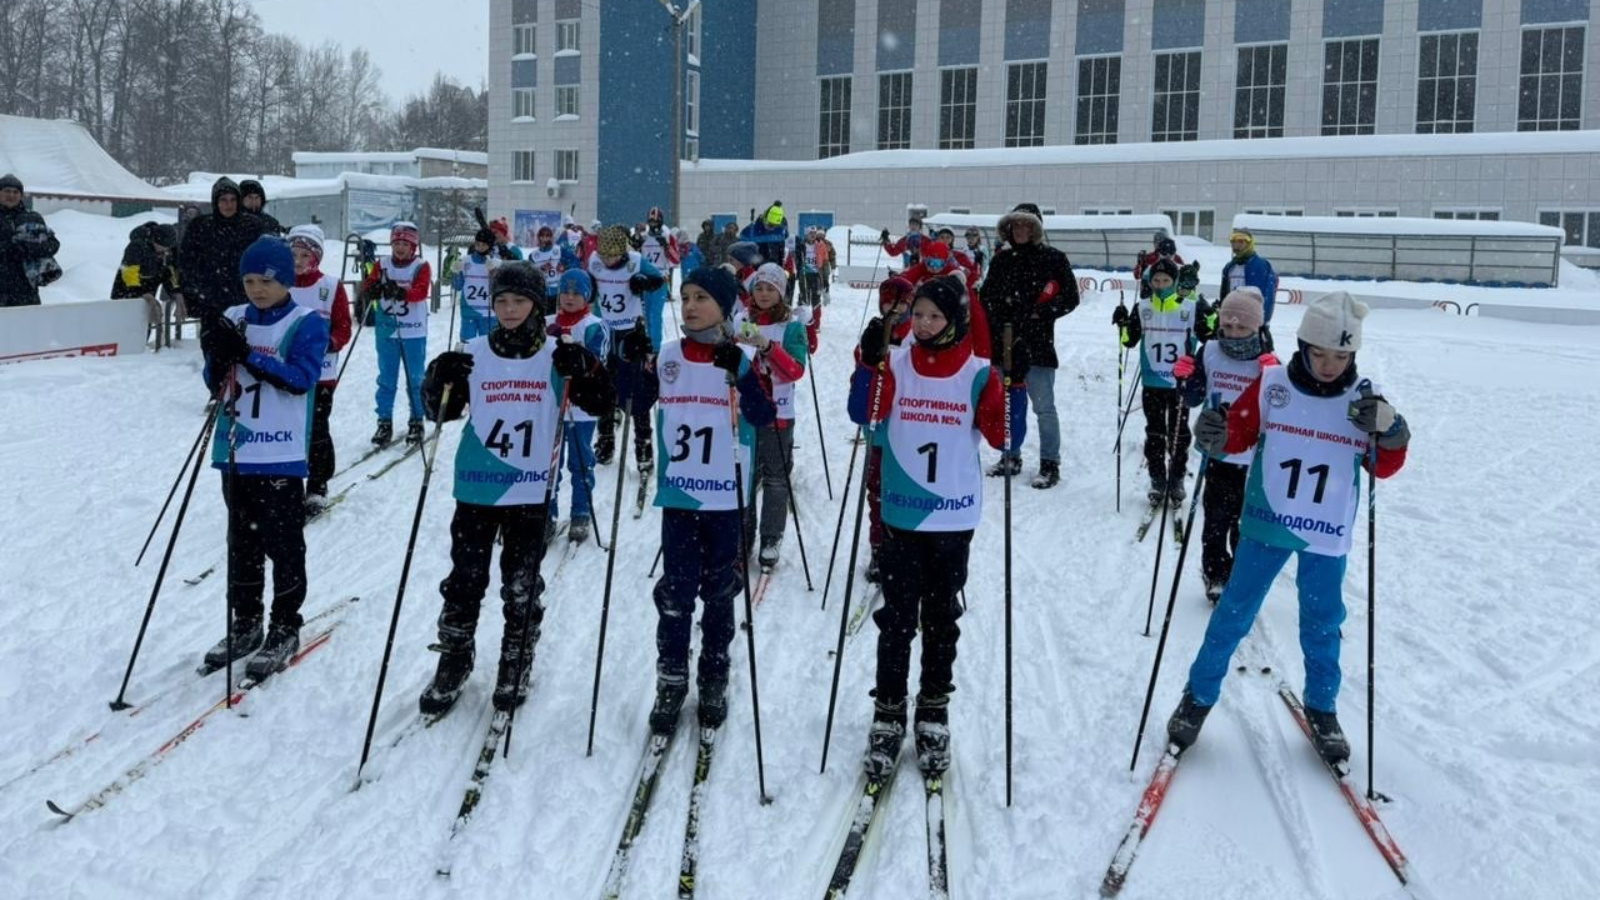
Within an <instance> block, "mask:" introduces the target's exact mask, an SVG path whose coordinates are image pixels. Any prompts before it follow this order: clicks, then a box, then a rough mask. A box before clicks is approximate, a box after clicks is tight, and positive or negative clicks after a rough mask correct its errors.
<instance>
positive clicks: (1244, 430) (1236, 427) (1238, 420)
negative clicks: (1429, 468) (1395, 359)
mask: <svg viewBox="0 0 1600 900" xmlns="http://www.w3.org/2000/svg"><path fill="white" fill-rule="evenodd" d="M1259 437H1261V380H1260V379H1257V380H1256V381H1255V383H1254V384H1252V385H1250V386H1249V387H1247V388H1245V389H1244V393H1242V394H1240V395H1239V399H1238V400H1235V401H1234V403H1233V406H1231V407H1229V409H1228V444H1227V446H1226V447H1225V448H1224V452H1226V453H1230V454H1232V453H1243V452H1245V451H1246V450H1249V449H1251V448H1252V447H1254V446H1255V445H1256V440H1257V439H1258V438H1259ZM1405 464H1406V448H1404V447H1401V448H1400V449H1399V450H1385V449H1384V448H1382V447H1379V448H1378V471H1377V473H1376V474H1377V476H1378V477H1379V478H1388V477H1389V476H1390V475H1393V474H1394V473H1396V472H1398V471H1400V468H1401V467H1402V466H1404V465H1405ZM1361 465H1362V467H1363V468H1370V467H1369V466H1368V465H1367V461H1366V460H1362V463H1361Z"/></svg>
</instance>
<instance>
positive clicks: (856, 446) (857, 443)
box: [822, 429, 866, 609]
mask: <svg viewBox="0 0 1600 900" xmlns="http://www.w3.org/2000/svg"><path fill="white" fill-rule="evenodd" d="M856 435H857V439H856V440H854V441H851V442H850V465H849V467H848V468H846V469H845V470H844V493H842V494H840V495H839V522H838V524H837V525H834V526H833V549H832V550H830V551H829V552H828V577H827V578H826V579H824V580H823V582H822V608H823V609H827V608H828V588H829V587H831V586H832V585H833V564H834V562H835V560H837V559H838V558H839V537H840V536H841V535H842V534H843V533H844V514H845V510H847V509H849V508H850V481H851V479H852V478H853V477H854V476H855V474H856V455H857V454H859V453H860V452H861V444H862V442H863V441H865V440H866V438H865V436H864V435H863V433H862V430H861V429H857V430H856ZM862 477H865V475H863V476H862Z"/></svg>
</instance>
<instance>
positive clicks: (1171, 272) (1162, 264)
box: [1145, 256, 1178, 283]
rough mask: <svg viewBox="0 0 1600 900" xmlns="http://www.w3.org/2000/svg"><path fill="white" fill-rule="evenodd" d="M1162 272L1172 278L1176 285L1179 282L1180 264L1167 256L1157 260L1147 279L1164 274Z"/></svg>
mask: <svg viewBox="0 0 1600 900" xmlns="http://www.w3.org/2000/svg"><path fill="white" fill-rule="evenodd" d="M1162 272H1165V273H1166V275H1167V277H1168V278H1171V279H1172V280H1173V282H1174V283H1176V282H1177V280H1178V264H1177V263H1175V262H1173V261H1172V260H1171V259H1169V258H1167V257H1165V256H1163V257H1161V258H1160V259H1158V260H1156V261H1155V262H1154V263H1151V264H1150V272H1149V274H1148V275H1146V276H1145V277H1146V278H1154V277H1155V276H1156V275H1157V274H1158V273H1162Z"/></svg>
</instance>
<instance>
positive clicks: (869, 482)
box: [850, 275, 916, 584]
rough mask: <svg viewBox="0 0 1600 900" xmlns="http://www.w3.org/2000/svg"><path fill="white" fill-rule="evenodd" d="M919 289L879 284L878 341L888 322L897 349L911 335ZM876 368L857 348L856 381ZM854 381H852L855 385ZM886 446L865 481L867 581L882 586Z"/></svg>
mask: <svg viewBox="0 0 1600 900" xmlns="http://www.w3.org/2000/svg"><path fill="white" fill-rule="evenodd" d="M915 290H916V286H915V285H913V284H912V283H911V282H909V281H907V280H905V279H904V278H902V277H900V276H899V275H895V276H892V277H890V278H886V279H884V280H883V283H882V284H879V285H878V316H879V318H878V319H876V320H875V321H876V322H877V323H878V324H877V325H876V326H875V327H876V328H877V329H878V335H879V336H878V339H879V340H880V341H881V340H882V339H883V336H882V331H883V323H884V322H888V323H889V346H890V347H898V346H900V344H901V343H902V342H903V341H904V340H905V337H906V335H908V334H910V333H911V295H912V293H913V292H914V291H915ZM868 330H869V331H870V330H871V329H870V328H869V329H868ZM872 371H873V367H872V366H870V365H868V364H867V363H866V362H864V361H863V360H862V354H861V348H860V346H859V345H858V346H857V347H856V368H855V374H854V378H855V379H866V380H868V381H870V380H871V378H872ZM853 383H854V381H852V384H853ZM853 396H854V395H852V397H853ZM850 421H852V422H854V423H856V424H857V425H866V424H867V404H866V400H865V399H862V400H861V402H860V403H859V404H858V403H854V402H852V403H851V404H850ZM882 471H883V447H881V446H878V445H874V444H868V445H867V462H866V471H865V472H864V473H863V475H862V478H863V479H865V480H866V490H867V526H868V528H867V540H868V543H869V545H870V546H871V548H872V553H871V556H869V557H868V559H867V571H866V579H867V581H868V582H869V583H871V584H881V583H882V581H883V577H882V567H881V566H880V565H879V563H878V554H879V550H880V549H881V548H882V547H883V542H884V541H885V540H887V539H888V532H887V531H886V530H884V527H883V503H882V501H881V499H880V498H879V496H878V495H879V488H880V487H881V485H882V478H881V476H882Z"/></svg>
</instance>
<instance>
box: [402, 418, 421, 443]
mask: <svg viewBox="0 0 1600 900" xmlns="http://www.w3.org/2000/svg"><path fill="white" fill-rule="evenodd" d="M421 443H422V420H421V419H412V420H411V421H410V422H409V423H407V424H406V446H407V447H415V446H418V445H419V444H421Z"/></svg>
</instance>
